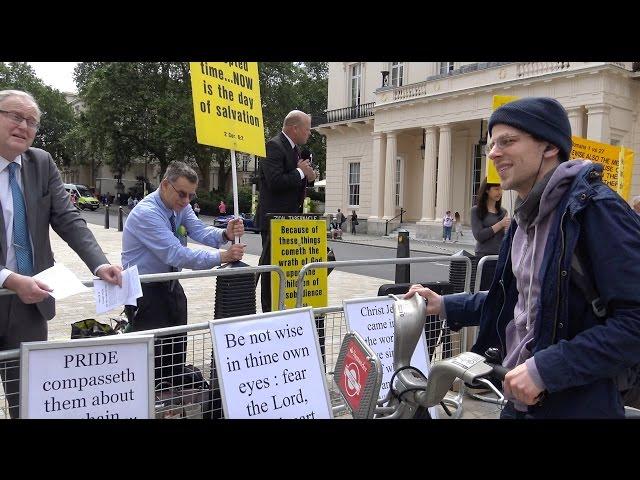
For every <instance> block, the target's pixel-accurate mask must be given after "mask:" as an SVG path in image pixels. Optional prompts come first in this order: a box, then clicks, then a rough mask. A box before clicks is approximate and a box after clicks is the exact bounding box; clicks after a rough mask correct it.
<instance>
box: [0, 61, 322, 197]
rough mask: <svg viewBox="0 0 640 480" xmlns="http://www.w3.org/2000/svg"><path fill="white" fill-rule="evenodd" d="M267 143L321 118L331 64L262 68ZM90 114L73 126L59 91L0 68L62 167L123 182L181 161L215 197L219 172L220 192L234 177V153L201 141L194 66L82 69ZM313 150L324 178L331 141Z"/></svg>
mask: <svg viewBox="0 0 640 480" xmlns="http://www.w3.org/2000/svg"><path fill="white" fill-rule="evenodd" d="M258 69H259V75H260V94H261V99H262V108H263V122H264V126H265V137H266V139H268V138H270V137H272V136H273V135H275V134H277V133H278V132H279V131H280V129H281V128H282V121H283V120H284V117H285V116H286V114H287V113H288V112H289V111H291V110H294V109H298V110H302V111H305V112H307V113H311V114H314V113H319V112H322V111H323V110H324V109H325V108H326V105H327V64H326V63H323V62H307V63H297V62H264V63H259V64H258ZM74 80H75V82H76V85H77V87H78V94H79V96H80V99H81V100H82V102H83V103H84V109H83V111H82V112H81V113H80V114H79V115H78V116H77V117H75V118H74V116H73V112H72V109H71V107H70V106H69V105H68V104H67V102H66V101H65V99H64V96H63V95H62V94H61V93H60V92H58V91H57V90H53V89H51V88H49V87H47V86H45V85H44V84H43V83H42V81H41V80H40V79H38V78H37V77H36V76H35V73H34V71H33V69H32V68H31V67H30V66H29V65H27V64H25V63H10V64H8V65H5V64H2V63H0V87H1V88H18V89H22V90H27V91H29V92H30V93H32V94H33V95H34V96H35V98H36V99H37V100H38V103H39V105H40V108H41V109H42V111H43V117H42V127H41V129H40V131H39V132H38V137H37V138H36V142H34V145H36V146H40V147H42V148H45V149H46V150H48V151H49V152H51V153H52V155H54V158H57V160H59V161H60V162H61V163H62V164H65V165H68V164H69V163H73V164H77V165H92V168H93V169H94V173H95V168H97V167H98V166H99V165H100V164H102V163H106V164H108V165H109V166H110V167H111V169H112V170H113V171H114V172H115V173H116V174H123V173H124V172H126V170H128V169H129V168H130V166H131V162H132V161H134V160H135V159H142V158H145V159H147V160H148V161H150V162H151V163H157V164H158V165H159V166H160V169H161V171H164V170H165V169H166V167H167V165H168V164H169V163H170V162H171V161H173V160H176V159H180V160H184V161H186V162H188V163H190V164H192V165H193V166H194V167H195V168H197V170H198V171H199V174H200V178H201V184H200V187H201V188H203V189H205V190H207V191H209V190H210V185H209V174H210V171H211V169H212V168H215V169H217V173H218V178H219V180H220V185H221V189H222V190H225V186H226V185H228V183H229V182H228V179H229V177H230V174H231V155H230V152H229V150H226V149H220V148H215V147H209V146H205V145H200V144H198V143H197V141H196V134H195V125H194V116H193V103H192V95H191V79H190V76H189V63H188V62H82V63H79V64H78V65H77V66H76V68H75V70H74ZM307 147H308V148H310V150H311V151H312V152H313V157H314V163H315V164H316V165H319V167H320V170H321V171H324V166H325V160H324V159H325V145H324V138H323V137H322V136H321V135H319V134H317V133H315V132H312V135H311V137H310V139H309V142H308V144H307Z"/></svg>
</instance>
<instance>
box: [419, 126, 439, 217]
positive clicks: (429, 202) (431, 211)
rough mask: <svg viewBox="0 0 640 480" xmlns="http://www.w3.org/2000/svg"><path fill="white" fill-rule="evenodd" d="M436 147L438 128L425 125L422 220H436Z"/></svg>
mask: <svg viewBox="0 0 640 480" xmlns="http://www.w3.org/2000/svg"><path fill="white" fill-rule="evenodd" d="M436 148H437V145H436V129H435V128H434V127H425V138H424V161H423V164H424V169H423V172H422V215H421V217H422V218H421V219H420V221H421V222H426V221H429V220H434V219H435V217H436V161H437V157H438V152H437V150H436Z"/></svg>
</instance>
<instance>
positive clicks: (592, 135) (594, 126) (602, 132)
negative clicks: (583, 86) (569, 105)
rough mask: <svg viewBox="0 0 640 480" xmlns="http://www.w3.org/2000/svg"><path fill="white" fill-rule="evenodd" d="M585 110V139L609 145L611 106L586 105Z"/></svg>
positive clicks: (602, 104)
mask: <svg viewBox="0 0 640 480" xmlns="http://www.w3.org/2000/svg"><path fill="white" fill-rule="evenodd" d="M586 108H587V138H588V139H589V140H595V141H596V142H602V143H610V141H611V138H610V137H611V130H610V128H609V112H610V110H611V106H610V105H606V104H604V103H598V104H596V105H586Z"/></svg>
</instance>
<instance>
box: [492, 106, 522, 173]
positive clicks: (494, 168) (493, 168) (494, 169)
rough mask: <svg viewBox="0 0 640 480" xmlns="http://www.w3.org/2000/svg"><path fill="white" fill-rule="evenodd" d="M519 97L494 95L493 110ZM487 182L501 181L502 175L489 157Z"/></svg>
mask: <svg viewBox="0 0 640 480" xmlns="http://www.w3.org/2000/svg"><path fill="white" fill-rule="evenodd" d="M518 98H519V97H514V96H513V95H494V96H493V110H494V111H495V110H497V109H498V108H500V107H501V106H502V105H504V104H505V103H509V102H513V101H514V100H518ZM487 183H500V175H498V171H497V170H496V167H495V165H494V164H493V160H491V159H490V158H488V157H487Z"/></svg>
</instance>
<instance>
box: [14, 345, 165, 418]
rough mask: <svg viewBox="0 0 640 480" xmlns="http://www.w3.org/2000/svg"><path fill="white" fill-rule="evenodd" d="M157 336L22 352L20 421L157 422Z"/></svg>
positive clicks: (23, 347)
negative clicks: (130, 419) (155, 340)
mask: <svg viewBox="0 0 640 480" xmlns="http://www.w3.org/2000/svg"><path fill="white" fill-rule="evenodd" d="M153 355H154V351H153V335H113V336H108V337H101V338H92V339H86V340H85V339H83V340H69V341H64V342H27V343H23V344H22V345H21V348H20V364H21V366H22V367H21V371H20V418H83V419H106V418H109V419H111V418H154V385H153V383H154V382H153V378H154V377H153V365H154V360H153Z"/></svg>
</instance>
